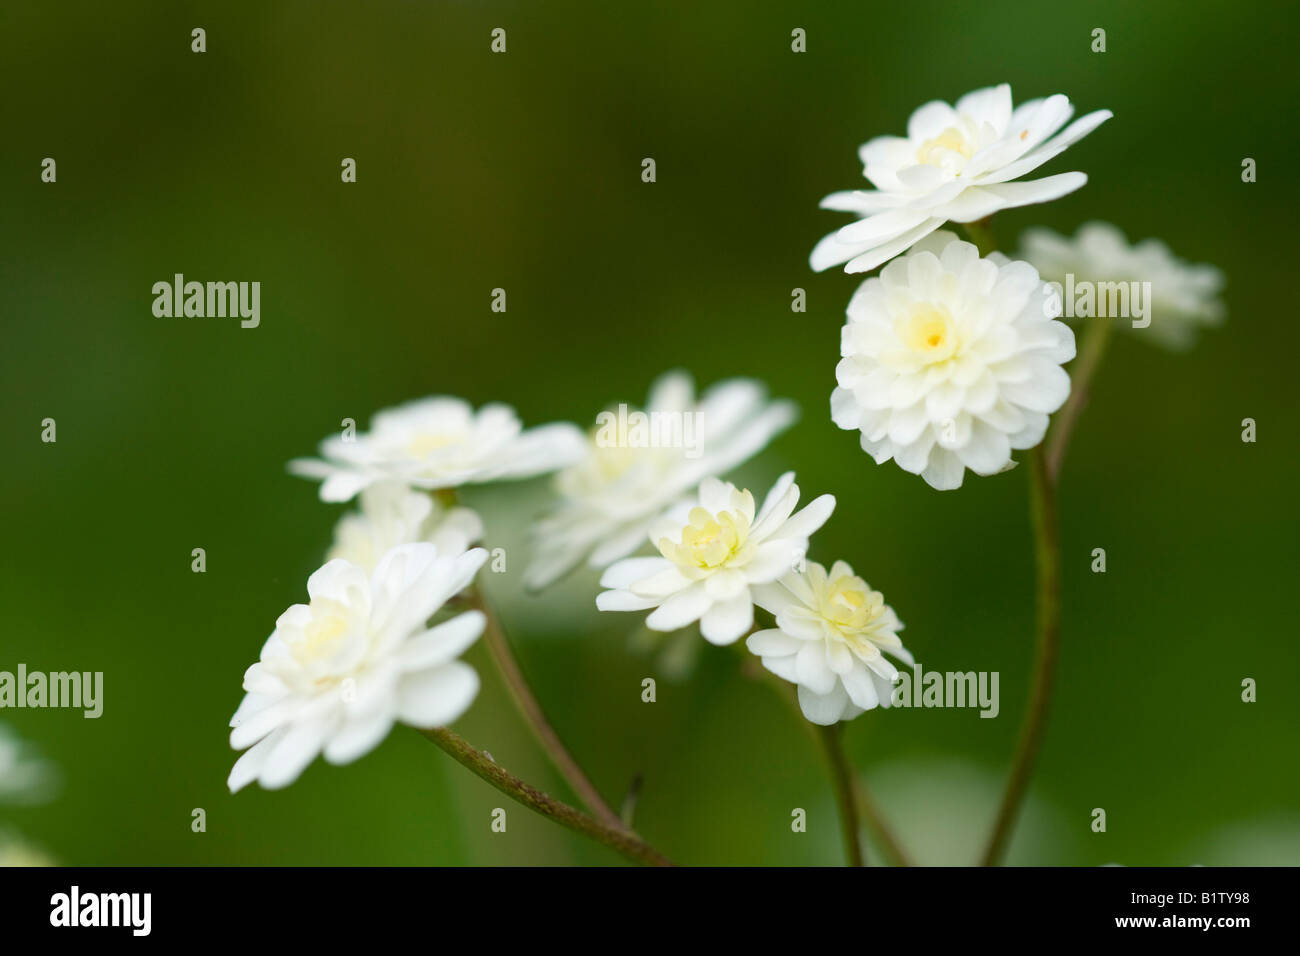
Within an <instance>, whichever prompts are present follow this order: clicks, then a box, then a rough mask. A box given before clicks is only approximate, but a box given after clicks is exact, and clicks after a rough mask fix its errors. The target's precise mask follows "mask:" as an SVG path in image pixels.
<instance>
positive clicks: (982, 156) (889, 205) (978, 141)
mask: <svg viewBox="0 0 1300 956" xmlns="http://www.w3.org/2000/svg"><path fill="white" fill-rule="evenodd" d="M1073 113H1074V107H1073V106H1072V105H1070V101H1069V99H1068V98H1067V97H1065V96H1062V95H1061V94H1059V93H1058V94H1056V95H1055V96H1049V97H1047V98H1046V99H1041V100H1030V101H1029V102H1027V103H1022V104H1020V106H1018V107H1016V108H1015V109H1014V110H1013V109H1012V106H1011V87H1010V86H1008V85H1007V84H1006V83H1003V84H1001V85H1000V86H990V87H987V88H985V89H982V90H975V91H974V92H973V93H967V94H966V95H965V96H963V97H962V98H961V99H959V100H958V101H957V104H956V106H949V105H948V104H947V103H944V102H942V101H940V100H934V101H933V102H930V103H926V104H925V105H924V106H922V107H920V108H918V109H917V110H916V112H914V113H913V114H912V116H911V118H910V119H909V120H908V121H907V136H906V137H902V136H878V137H876V138H875V139H873V140H871V141H869V142H867V143H866V144H864V145H863V146H862V147H861V149H859V151H858V153H859V156H860V157H861V158H862V163H863V166H864V170H863V175H865V176H866V177H867V179H869V180H871V183H872V185H874V186H875V187H876V188H875V189H874V190H851V191H847V192H838V193H832V194H831V195H829V196H827V197H826V198H825V199H823V200H822V202H821V205H822V208H824V209H834V210H838V211H840V212H851V213H856V214H857V215H859V216H861V217H862V218H861V219H860V220H859V221H858V222H855V223H851V224H850V225H847V226H844V227H843V228H842V229H839V230H837V231H835V232H833V233H831V234H830V235H829V236H827V237H826V238H824V239H823V240H822V241H821V242H819V243H818V244H817V247H816V248H815V249H813V252H812V257H811V259H810V264H811V265H812V267H813V268H814V269H815V270H817V271H818V272H821V271H822V270H823V269H829V268H830V267H831V266H835V265H839V264H840V263H842V262H847V263H848V264H847V265H846V266H845V267H844V271H845V272H869V271H871V270H872V269H874V268H875V267H876V266H878V265H880V264H881V263H882V262H886V261H888V260H889V259H892V258H893V257H894V256H896V255H899V254H900V253H903V252H906V251H907V250H908V249H909V248H911V246H912V245H913V244H915V243H916V242H918V241H919V240H920V239H921V238H923V237H924V236H926V235H928V234H929V233H931V232H933V231H934V230H936V229H938V228H939V227H940V226H942V225H943V224H944V223H945V222H949V221H951V222H975V221H976V220H979V219H984V218H986V217H987V216H991V215H993V214H994V213H995V212H997V211H998V210H1000V209H1010V208H1013V207H1015V206H1027V205H1029V204H1031V203H1039V202H1047V201H1048V200H1052V199H1057V198H1059V197H1060V196H1064V195H1065V194H1066V193H1070V192H1073V191H1074V190H1076V189H1078V188H1079V187H1080V186H1082V185H1083V184H1084V183H1086V182H1087V181H1088V177H1087V176H1085V175H1084V174H1083V173H1078V172H1075V173H1061V174H1059V175H1056V176H1048V177H1046V178H1045V179H1034V180H1030V181H1028V182H1014V181H1013V180H1019V179H1020V177H1021V176H1024V175H1025V174H1026V173H1029V172H1032V171H1033V170H1035V169H1037V168H1038V167H1039V166H1041V165H1043V163H1045V162H1047V161H1048V160H1049V159H1052V158H1053V157H1055V156H1056V155H1058V154H1059V153H1061V152H1063V151H1064V150H1065V149H1066V148H1067V147H1068V146H1070V145H1071V144H1072V143H1074V142H1076V141H1078V140H1080V139H1082V138H1083V137H1084V136H1086V135H1087V134H1088V133H1090V132H1092V131H1093V130H1094V129H1096V128H1097V127H1098V126H1099V125H1101V124H1102V123H1103V122H1104V121H1105V120H1107V119H1109V118H1110V117H1111V115H1112V114H1111V112H1110V110H1097V111H1095V112H1092V113H1089V114H1088V115H1087V116H1084V117H1082V118H1081V119H1078V120H1075V121H1074V122H1073V123H1071V124H1070V125H1069V126H1067V127H1066V128H1065V129H1064V130H1063V131H1062V132H1060V133H1059V134H1057V135H1055V136H1053V134H1054V133H1056V131H1057V130H1058V129H1061V127H1062V126H1064V125H1065V123H1066V121H1067V120H1069V118H1070V117H1071V116H1072V115H1073Z"/></svg>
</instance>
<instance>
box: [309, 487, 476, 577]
mask: <svg viewBox="0 0 1300 956" xmlns="http://www.w3.org/2000/svg"><path fill="white" fill-rule="evenodd" d="M482 536H483V521H482V520H481V519H480V518H479V516H478V515H477V514H476V513H475V512H474V511H472V510H471V509H469V508H460V507H456V508H444V507H442V506H441V505H439V504H438V503H437V502H436V501H434V499H433V498H432V497H430V496H429V495H428V494H425V493H423V492H419V491H412V490H411V489H410V488H408V487H406V486H405V485H403V484H399V483H397V482H391V481H385V482H380V483H379V484H375V485H371V486H370V487H368V488H366V489H365V490H364V491H363V492H361V510H360V511H357V512H353V513H351V514H346V515H344V516H343V517H342V518H340V519H339V523H338V524H337V525H335V526H334V546H333V547H332V548H331V549H330V552H329V555H328V558H329V559H330V560H333V559H334V558H343V559H344V560H346V561H351V562H352V563H353V564H355V565H356V566H357V567H359V568H361V570H363V571H365V572H366V573H367V574H369V573H370V572H371V571H373V570H374V569H375V565H376V564H378V563H379V559H380V558H382V557H383V556H384V555H385V554H387V553H388V552H389V551H391V550H392V549H393V548H395V547H397V546H398V545H399V544H412V543H415V542H418V541H427V542H429V543H430V544H432V545H435V546H436V547H437V548H438V553H439V554H440V555H442V556H444V557H454V556H455V555H458V554H461V553H463V552H464V551H465V550H467V549H468V548H469V546H470V545H471V544H474V543H475V542H476V541H478V540H479V538H481V537H482Z"/></svg>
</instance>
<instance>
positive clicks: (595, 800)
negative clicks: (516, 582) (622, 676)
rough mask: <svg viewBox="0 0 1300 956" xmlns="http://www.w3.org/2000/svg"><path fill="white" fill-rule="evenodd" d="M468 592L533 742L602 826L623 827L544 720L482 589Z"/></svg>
mask: <svg viewBox="0 0 1300 956" xmlns="http://www.w3.org/2000/svg"><path fill="white" fill-rule="evenodd" d="M469 594H470V604H471V605H472V606H473V607H475V608H478V610H480V611H482V612H483V614H484V615H485V616H486V618H487V626H486V627H485V628H484V630H483V642H484V643H485V644H486V645H487V646H488V650H489V651H490V652H491V654H492V659H493V660H494V661H496V665H497V669H498V670H499V671H500V672H501V677H502V678H503V679H504V680H505V683H506V688H507V689H508V690H509V691H510V696H511V698H512V699H513V700H514V702H515V706H516V707H517V708H518V709H519V713H520V714H521V715H523V718H524V720H525V721H526V722H527V723H528V726H529V727H531V728H532V731H533V734H534V735H535V736H536V737H537V742H538V743H539V744H541V746H542V749H543V750H544V751H546V755H547V757H549V758H550V761H551V763H552V765H553V766H554V767H555V769H556V770H557V771H559V774H560V776H562V777H563V778H564V779H565V780H566V781H567V782H568V784H569V786H570V787H572V788H573V792H574V793H575V794H577V796H578V799H579V800H581V801H582V802H583V804H585V805H586V807H587V809H589V810H590V811H591V812H592V813H594V814H595V815H596V816H597V817H598V818H599V819H600V820H601V821H602V822H603V823H604V824H605V825H606V826H608V827H613V828H622V829H626V827H625V825H624V823H623V820H622V818H621V817H620V816H619V815H618V814H617V813H615V812H614V811H613V810H611V809H610V807H609V805H608V804H607V803H605V800H604V798H602V797H601V795H600V791H599V790H597V789H596V788H595V786H593V785H592V782H591V781H590V780H588V779H587V775H586V774H585V773H583V772H582V768H581V767H580V766H578V762H577V761H576V760H574V759H573V755H572V754H570V753H569V751H568V750H567V749H566V748H565V746H564V742H563V741H562V740H560V736H559V734H557V733H556V732H555V728H553V727H552V726H551V724H550V721H548V720H547V719H546V714H545V712H544V711H543V710H542V705H541V704H540V703H538V700H537V697H536V696H535V695H534V694H533V691H532V688H531V687H529V685H528V679H527V678H526V677H524V672H523V670H522V669H521V668H520V667H519V662H518V661H517V660H516V659H515V655H514V652H513V651H511V649H510V642H509V640H507V639H506V635H505V631H504V630H502V628H501V622H500V621H499V620H498V619H497V616H496V613H495V612H494V611H493V610H492V608H491V606H490V605H489V604H488V603H487V601H486V600H485V599H484V597H483V592H482V590H480V588H479V586H478V585H477V584H475V585H474V586H473V587H472V588H471V590H470V592H469Z"/></svg>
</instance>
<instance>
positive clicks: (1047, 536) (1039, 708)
mask: <svg viewBox="0 0 1300 956" xmlns="http://www.w3.org/2000/svg"><path fill="white" fill-rule="evenodd" d="M1029 465H1030V467H1029V492H1030V494H1029V500H1030V512H1031V515H1032V519H1033V533H1034V555H1035V563H1036V565H1037V569H1038V573H1037V591H1038V634H1037V640H1036V646H1035V652H1034V653H1035V661H1034V674H1033V684H1032V686H1031V689H1030V694H1029V705H1028V708H1027V710H1026V711H1025V716H1024V719H1023V720H1022V721H1021V724H1020V740H1019V743H1018V744H1017V746H1016V755H1015V758H1014V760H1013V761H1012V764H1011V772H1010V774H1009V775H1008V777H1007V786H1006V790H1005V792H1004V793H1003V796H1002V803H1001V805H1000V806H999V808H998V815H997V821H996V822H995V823H994V825H993V833H992V835H991V836H990V837H989V843H988V848H987V849H986V850H985V852H984V866H993V865H996V864H997V863H998V862H999V861H1000V860H1001V859H1002V856H1003V854H1004V853H1005V852H1006V849H1007V843H1008V842H1009V840H1010V838H1011V830H1012V827H1013V826H1014V825H1015V822H1016V816H1017V814H1018V813H1019V811H1020V805H1021V803H1023V802H1024V798H1025V792H1026V790H1027V789H1028V788H1029V778H1030V777H1031V776H1032V774H1033V771H1034V762H1035V760H1036V759H1037V757H1038V750H1039V747H1040V745H1041V744H1042V739H1043V729H1044V726H1045V724H1046V720H1047V711H1048V706H1049V704H1050V703H1051V699H1052V679H1053V677H1054V675H1055V673H1056V658H1057V653H1058V650H1059V646H1060V631H1061V541H1060V529H1059V527H1058V522H1057V514H1056V486H1055V482H1054V481H1053V479H1052V477H1051V476H1050V475H1049V473H1048V462H1047V455H1046V453H1045V452H1044V450H1043V447H1042V446H1041V445H1040V446H1039V447H1038V448H1035V449H1034V450H1033V451H1032V452H1030V455H1029Z"/></svg>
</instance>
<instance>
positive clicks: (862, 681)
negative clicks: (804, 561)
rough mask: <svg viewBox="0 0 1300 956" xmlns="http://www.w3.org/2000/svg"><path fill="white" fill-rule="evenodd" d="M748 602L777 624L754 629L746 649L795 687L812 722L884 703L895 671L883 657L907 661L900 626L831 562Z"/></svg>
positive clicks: (881, 602)
mask: <svg viewBox="0 0 1300 956" xmlns="http://www.w3.org/2000/svg"><path fill="white" fill-rule="evenodd" d="M754 601H755V603H756V604H758V606H759V607H761V608H763V609H764V610H765V611H769V612H770V613H771V614H772V615H774V616H775V617H776V627H775V628H772V629H770V630H764V631H756V632H754V633H753V634H751V635H750V636H749V639H748V640H747V641H746V642H745V645H746V646H747V647H748V648H749V649H750V650H751V651H753V652H754V653H755V654H757V655H758V656H759V657H760V658H762V661H763V666H764V667H766V668H767V669H768V670H770V671H771V672H772V673H773V674H775V675H776V676H777V677H780V678H782V679H784V680H788V681H790V682H791V683H793V684H797V685H798V687H799V708H800V709H801V710H802V711H803V714H804V716H805V717H807V718H808V719H809V720H811V721H812V722H813V723H814V724H823V725H829V724H833V723H835V722H837V721H840V720H849V719H851V718H853V717H856V716H857V715H858V714H860V713H862V712H863V711H864V710H871V709H872V708H873V707H876V706H877V705H879V706H881V707H888V706H890V704H891V703H892V694H893V687H894V681H895V680H896V679H897V678H898V668H896V667H895V666H894V665H893V664H892V663H890V662H889V660H888V659H887V658H886V657H885V652H888V653H889V654H892V655H893V656H894V657H896V658H898V659H899V660H901V661H903V662H904V663H906V664H908V665H909V666H911V665H912V664H913V661H912V655H911V654H910V653H908V651H907V649H906V648H904V647H903V642H902V641H901V640H899V638H898V632H899V631H901V630H902V629H903V625H902V622H900V621H899V620H898V615H897V614H895V613H894V609H893V608H891V607H890V606H889V605H888V604H886V603H885V599H884V596H883V595H881V593H880V592H879V591H873V590H871V588H870V587H869V586H868V585H867V582H866V581H864V580H862V578H860V577H858V576H857V575H856V574H854V573H853V568H851V567H849V565H848V564H847V563H845V562H843V561H836V562H835V564H834V565H832V566H831V570H830V573H829V574H828V573H827V571H826V568H825V567H823V566H822V565H820V564H818V563H817V562H815V561H810V562H808V566H807V569H806V570H805V571H802V572H798V571H792V572H790V573H789V574H786V575H785V576H783V577H782V578H780V579H779V580H778V581H776V582H774V583H772V584H767V585H763V586H761V587H758V588H755V589H754Z"/></svg>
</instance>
